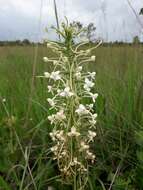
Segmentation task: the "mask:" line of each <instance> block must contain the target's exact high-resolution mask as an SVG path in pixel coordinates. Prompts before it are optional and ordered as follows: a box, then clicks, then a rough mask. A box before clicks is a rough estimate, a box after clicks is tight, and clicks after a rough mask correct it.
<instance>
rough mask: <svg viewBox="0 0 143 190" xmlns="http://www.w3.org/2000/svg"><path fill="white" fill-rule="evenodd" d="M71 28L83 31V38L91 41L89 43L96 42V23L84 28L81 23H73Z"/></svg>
mask: <svg viewBox="0 0 143 190" xmlns="http://www.w3.org/2000/svg"><path fill="white" fill-rule="evenodd" d="M71 26H74V27H76V28H77V29H78V30H83V31H82V34H81V36H82V37H86V38H87V39H88V40H89V42H93V41H95V30H96V27H95V26H94V23H89V24H88V25H87V26H84V25H83V24H82V23H81V22H79V21H73V22H72V23H71Z"/></svg>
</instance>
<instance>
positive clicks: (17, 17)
mask: <svg viewBox="0 0 143 190" xmlns="http://www.w3.org/2000/svg"><path fill="white" fill-rule="evenodd" d="M56 2H57V8H58V17H59V21H60V22H62V21H63V20H64V16H66V17H67V18H68V19H69V21H70V22H72V21H80V22H81V23H83V24H84V25H85V26H86V25H88V24H89V23H91V22H93V23H94V24H95V26H96V37H97V38H102V39H103V40H105V41H116V40H117V41H132V39H133V37H134V36H136V35H138V36H139V37H140V38H141V40H143V29H142V27H141V25H140V24H139V22H138V20H137V18H136V16H135V14H134V12H133V11H132V9H131V7H130V6H129V4H128V2H127V0H56ZM130 3H131V5H132V7H133V8H134V10H135V11H136V13H137V14H138V13H139V11H140V9H141V8H142V7H143V0H130ZM139 19H140V21H141V22H142V23H143V16H139ZM51 25H56V21H55V14H54V6H53V0H0V41H2V40H17V39H20V40H22V39H25V38H27V39H30V40H31V41H39V40H40V41H41V40H42V39H43V38H45V37H46V38H48V39H56V38H57V37H56V35H55V33H54V32H53V31H52V30H51V29H49V32H48V33H47V34H46V33H45V28H46V27H47V28H50V26H51Z"/></svg>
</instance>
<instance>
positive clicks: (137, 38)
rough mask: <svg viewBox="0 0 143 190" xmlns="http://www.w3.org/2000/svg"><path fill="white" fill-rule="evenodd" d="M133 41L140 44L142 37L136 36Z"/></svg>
mask: <svg viewBox="0 0 143 190" xmlns="http://www.w3.org/2000/svg"><path fill="white" fill-rule="evenodd" d="M133 43H134V44H139V43H140V39H139V37H138V36H135V37H134V38H133Z"/></svg>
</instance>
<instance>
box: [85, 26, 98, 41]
mask: <svg viewBox="0 0 143 190" xmlns="http://www.w3.org/2000/svg"><path fill="white" fill-rule="evenodd" d="M95 30H96V27H95V26H94V23H89V24H88V26H87V28H86V35H87V39H88V40H89V41H90V42H92V41H95Z"/></svg>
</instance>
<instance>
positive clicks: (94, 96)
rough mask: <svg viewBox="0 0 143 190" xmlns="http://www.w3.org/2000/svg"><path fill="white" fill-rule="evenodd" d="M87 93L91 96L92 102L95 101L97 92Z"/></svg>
mask: <svg viewBox="0 0 143 190" xmlns="http://www.w3.org/2000/svg"><path fill="white" fill-rule="evenodd" d="M89 95H90V96H91V98H92V100H93V102H95V100H96V98H97V97H98V94H97V93H95V94H93V93H92V92H90V93H89Z"/></svg>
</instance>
